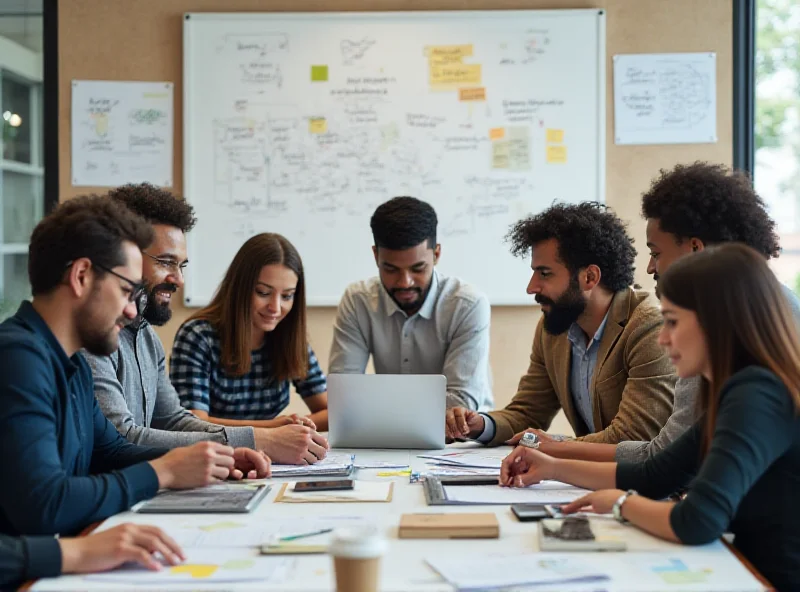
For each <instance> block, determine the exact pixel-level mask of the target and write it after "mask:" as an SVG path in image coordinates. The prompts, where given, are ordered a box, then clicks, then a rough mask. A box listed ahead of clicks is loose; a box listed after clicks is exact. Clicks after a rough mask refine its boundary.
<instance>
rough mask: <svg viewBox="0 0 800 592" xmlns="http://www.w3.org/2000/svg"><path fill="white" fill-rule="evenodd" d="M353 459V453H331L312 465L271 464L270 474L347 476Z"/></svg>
mask: <svg viewBox="0 0 800 592" xmlns="http://www.w3.org/2000/svg"><path fill="white" fill-rule="evenodd" d="M355 460H356V455H355V454H331V455H329V456H327V457H325V458H324V459H322V460H321V461H319V462H318V463H315V464H313V465H272V476H273V477H306V476H312V475H314V476H332V475H335V476H347V475H349V474H350V472H351V471H352V470H353V464H354V463H355Z"/></svg>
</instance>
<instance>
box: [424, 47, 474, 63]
mask: <svg viewBox="0 0 800 592" xmlns="http://www.w3.org/2000/svg"><path fill="white" fill-rule="evenodd" d="M424 53H425V57H427V58H428V59H429V60H433V59H444V58H447V57H457V58H462V57H465V56H471V55H472V44H469V45H429V46H427V47H426V48H425V51H424Z"/></svg>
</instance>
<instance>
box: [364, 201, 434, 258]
mask: <svg viewBox="0 0 800 592" xmlns="http://www.w3.org/2000/svg"><path fill="white" fill-rule="evenodd" d="M437 224H438V220H437V218H436V211H435V210H434V209H433V208H432V207H431V205H430V204H428V203H425V202H424V201H421V200H419V199H416V198H414V197H395V198H393V199H390V200H389V201H387V202H385V203H383V204H381V205H380V206H378V209H376V210H375V213H374V214H373V215H372V218H371V219H370V221H369V225H370V228H372V238H373V240H374V241H375V246H376V247H378V248H381V247H383V248H384V249H391V250H393V251H402V250H404V249H410V248H411V247H416V246H417V245H418V244H420V243H422V242H423V241H424V240H426V239H427V241H428V247H430V248H431V249H432V248H434V247H435V246H436V225H437Z"/></svg>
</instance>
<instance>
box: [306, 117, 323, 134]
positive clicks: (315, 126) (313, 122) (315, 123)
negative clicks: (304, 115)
mask: <svg viewBox="0 0 800 592" xmlns="http://www.w3.org/2000/svg"><path fill="white" fill-rule="evenodd" d="M308 131H309V132H310V133H312V134H324V133H326V132H327V131H328V120H327V119H325V118H324V117H317V118H314V119H309V120H308Z"/></svg>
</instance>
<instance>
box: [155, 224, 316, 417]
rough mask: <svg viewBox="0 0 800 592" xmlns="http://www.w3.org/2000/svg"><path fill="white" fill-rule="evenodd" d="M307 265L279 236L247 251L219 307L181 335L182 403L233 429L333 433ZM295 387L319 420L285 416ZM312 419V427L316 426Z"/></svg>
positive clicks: (173, 369) (229, 275) (217, 300)
mask: <svg viewBox="0 0 800 592" xmlns="http://www.w3.org/2000/svg"><path fill="white" fill-rule="evenodd" d="M306 336H307V331H306V299H305V281H304V277H303V263H302V261H301V259H300V255H299V254H298V252H297V250H296V249H295V248H294V246H293V245H292V244H291V243H290V242H289V241H288V240H286V239H285V238H284V237H282V236H281V235H279V234H271V233H264V234H258V235H256V236H254V237H252V238H251V239H250V240H248V241H247V242H246V243H245V244H244V245H242V247H241V248H240V249H239V252H238V253H237V254H236V256H235V257H234V259H233V262H232V263H231V265H230V267H229V268H228V271H227V272H226V274H225V278H224V279H223V280H222V283H221V284H220V286H219V288H218V289H217V292H216V294H215V295H214V299H213V300H212V301H211V303H210V304H209V305H208V306H206V307H205V308H203V309H202V310H200V311H199V312H198V313H197V314H195V315H193V316H192V317H191V318H190V319H189V320H188V321H186V322H185V323H184V324H183V325H182V326H181V328H180V329H179V330H178V334H177V335H176V336H175V342H174V344H173V346H172V360H171V362H170V379H171V380H172V384H173V386H174V387H175V389H176V390H177V391H178V395H179V396H180V399H181V404H182V405H183V406H184V407H185V408H186V409H189V410H191V411H192V413H194V414H195V415H197V416H198V417H200V418H202V419H205V420H207V421H210V422H213V423H218V424H221V425H226V426H240V425H249V426H254V427H267V428H273V427H280V426H283V425H287V424H291V423H295V422H297V421H303V422H304V423H307V424H309V425H311V426H312V427H313V425H316V427H317V429H318V430H320V431H325V430H327V429H328V393H327V390H328V387H327V382H326V379H325V375H324V374H323V372H322V370H321V369H320V367H319V363H318V362H317V358H316V356H315V355H314V352H313V351H312V350H311V347H310V346H309V344H308V340H307V337H306ZM290 382H291V383H292V384H294V386H295V389H296V390H297V392H298V394H299V395H300V396H301V397H302V398H303V400H304V401H305V403H306V405H307V406H308V408H309V410H310V412H311V414H310V415H309V416H307V417H306V418H297V417H296V416H286V415H279V414H280V413H281V411H283V409H285V408H286V406H287V405H288V404H289V383H290ZM309 420H310V421H309Z"/></svg>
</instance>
